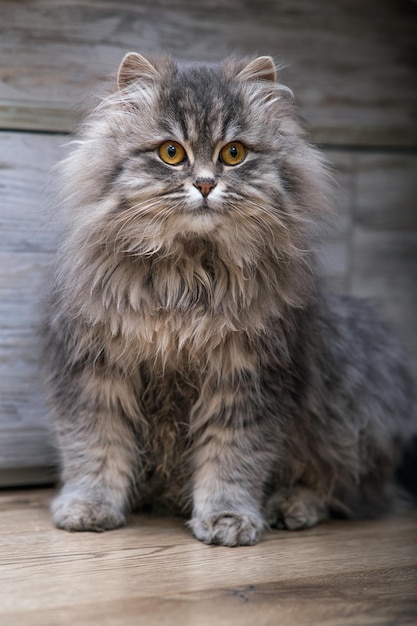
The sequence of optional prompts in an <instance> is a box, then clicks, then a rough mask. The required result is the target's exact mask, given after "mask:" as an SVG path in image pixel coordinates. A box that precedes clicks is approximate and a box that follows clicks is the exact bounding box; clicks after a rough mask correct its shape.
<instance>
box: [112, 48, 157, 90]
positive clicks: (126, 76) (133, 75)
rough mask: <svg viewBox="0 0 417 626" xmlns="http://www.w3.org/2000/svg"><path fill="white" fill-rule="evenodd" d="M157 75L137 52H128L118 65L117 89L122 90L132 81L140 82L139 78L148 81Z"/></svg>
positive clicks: (151, 66)
mask: <svg viewBox="0 0 417 626" xmlns="http://www.w3.org/2000/svg"><path fill="white" fill-rule="evenodd" d="M157 75H158V72H157V70H156V69H155V68H154V66H153V65H152V63H150V62H149V61H148V60H147V59H145V57H143V56H142V55H141V54H138V53H137V52H128V53H127V54H125V56H124V57H123V60H122V62H121V63H120V67H119V72H118V74H117V85H118V87H119V89H123V88H124V87H127V85H129V84H130V83H131V82H133V81H134V80H140V79H141V78H144V79H145V80H146V79H148V80H149V79H153V78H155V77H156V76H157Z"/></svg>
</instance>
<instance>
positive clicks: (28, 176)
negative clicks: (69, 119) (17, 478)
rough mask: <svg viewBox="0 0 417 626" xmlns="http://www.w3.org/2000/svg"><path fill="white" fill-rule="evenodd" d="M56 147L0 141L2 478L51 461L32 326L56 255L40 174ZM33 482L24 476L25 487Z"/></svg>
mask: <svg viewBox="0 0 417 626" xmlns="http://www.w3.org/2000/svg"><path fill="white" fill-rule="evenodd" d="M63 140H64V138H63V137H50V136H41V135H28V134H14V133H1V134H0V154H1V162H0V188H1V190H2V193H1V195H0V419H1V422H0V423H1V427H0V469H1V470H11V469H13V468H22V467H28V468H32V467H36V466H45V465H47V464H48V463H50V462H51V459H52V447H51V441H50V435H49V428H48V425H47V410H46V405H45V400H44V394H43V388H42V382H41V376H40V371H39V370H40V355H39V352H40V351H39V339H38V322H39V317H40V311H41V293H42V291H43V284H44V280H45V277H46V272H47V268H48V267H49V265H50V262H51V255H52V252H53V250H55V247H56V229H55V227H54V223H53V221H51V219H50V218H49V217H48V211H47V210H46V203H47V202H48V200H47V198H48V193H47V191H46V189H47V186H48V185H47V181H48V176H47V173H48V170H49V169H50V168H51V167H52V165H53V164H54V163H55V162H56V160H57V159H58V154H59V153H60V149H59V145H60V144H62V142H63ZM32 474H33V472H32V469H31V470H30V473H29V474H28V480H29V482H31V476H32ZM37 478H39V476H38V477H37ZM0 480H1V475H0ZM3 481H4V482H5V481H6V478H5V475H4V476H3Z"/></svg>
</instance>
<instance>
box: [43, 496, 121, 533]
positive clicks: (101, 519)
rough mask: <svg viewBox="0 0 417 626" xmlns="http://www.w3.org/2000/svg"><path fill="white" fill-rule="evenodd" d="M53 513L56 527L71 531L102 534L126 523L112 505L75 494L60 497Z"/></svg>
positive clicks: (53, 505)
mask: <svg viewBox="0 0 417 626" xmlns="http://www.w3.org/2000/svg"><path fill="white" fill-rule="evenodd" d="M51 512H52V520H53V522H54V524H55V526H57V528H63V529H64V530H69V531H88V530H89V531H94V532H102V531H104V530H112V529H113V528H119V527H120V526H124V525H125V523H126V517H125V515H124V513H123V512H122V511H120V510H119V509H117V508H116V507H115V506H114V505H112V504H111V503H109V502H106V501H100V500H97V499H94V498H87V497H85V496H84V497H83V496H81V495H75V494H66V493H62V494H60V495H58V496H57V497H56V498H55V500H54V501H53V502H52V505H51Z"/></svg>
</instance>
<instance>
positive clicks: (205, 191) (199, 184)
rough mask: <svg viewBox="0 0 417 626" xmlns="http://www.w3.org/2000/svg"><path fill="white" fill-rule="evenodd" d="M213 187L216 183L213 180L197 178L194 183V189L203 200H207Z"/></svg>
mask: <svg viewBox="0 0 417 626" xmlns="http://www.w3.org/2000/svg"><path fill="white" fill-rule="evenodd" d="M215 186H216V183H215V181H214V179H213V178H197V180H196V181H195V183H194V187H196V188H197V189H198V190H199V191H200V193H201V195H202V196H203V198H207V196H208V195H209V193H210V191H211V190H212V189H214V187H215Z"/></svg>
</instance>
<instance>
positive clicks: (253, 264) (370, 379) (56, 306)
mask: <svg viewBox="0 0 417 626" xmlns="http://www.w3.org/2000/svg"><path fill="white" fill-rule="evenodd" d="M74 145H75V148H74V150H73V151H72V153H71V154H70V156H69V157H68V158H67V159H66V160H65V161H64V162H63V165H62V170H63V191H62V198H63V201H62V209H63V215H64V221H65V232H64V235H63V240H62V244H61V245H60V249H59V253H58V257H57V263H56V273H55V279H54V283H53V285H52V289H51V293H50V297H49V300H48V311H47V316H46V322H45V327H44V339H45V362H46V364H47V368H48V379H49V388H50V396H51V402H52V406H53V412H54V424H55V428H56V434H57V441H58V447H59V450H60V455H61V465H62V482H63V486H62V489H61V491H60V493H59V495H58V496H57V497H56V498H55V500H54V502H53V504H52V514H53V520H54V523H55V524H56V525H57V526H58V527H60V528H65V529H67V530H72V531H76V530H95V531H99V530H106V529H111V528H116V527H118V526H121V525H123V524H124V523H125V522H126V515H127V513H128V511H129V510H130V509H132V508H140V507H142V508H144V507H148V508H149V507H153V508H154V509H155V508H156V509H158V510H160V509H165V510H168V511H170V512H171V513H181V514H187V515H190V517H191V519H190V521H189V527H190V528H191V530H192V532H193V533H194V535H195V537H197V539H200V540H202V541H204V542H206V543H217V544H222V545H226V546H235V545H251V544H254V543H256V542H257V541H258V540H259V539H260V537H261V535H262V532H263V531H264V530H265V529H266V528H267V527H268V526H272V527H274V526H275V527H279V528H288V529H299V528H307V527H310V526H313V525H314V524H316V523H317V522H319V521H321V520H324V519H326V518H327V517H329V515H331V514H337V515H343V516H348V517H357V516H364V515H376V514H379V513H381V512H383V511H385V510H387V509H389V508H390V507H392V505H393V503H394V502H395V500H396V494H397V491H398V490H397V486H396V482H395V472H396V470H397V467H398V465H399V463H400V461H401V456H402V454H403V449H404V447H405V445H406V444H407V442H408V441H409V440H410V439H411V437H412V436H413V434H414V433H415V432H416V431H417V421H416V418H415V413H413V411H414V407H413V405H412V395H413V393H412V392H413V382H412V380H411V378H410V376H409V374H408V372H407V368H406V365H405V360H404V356H403V353H402V351H401V349H400V348H399V346H398V344H397V342H396V340H395V338H393V337H392V335H391V333H390V332H389V331H388V330H386V328H385V327H384V326H383V325H382V324H381V323H380V322H379V321H377V320H376V319H375V317H374V315H373V313H372V312H371V311H370V310H368V308H367V307H366V306H365V305H364V304H362V303H359V302H357V301H355V300H351V299H348V298H345V297H340V296H336V295H332V294H330V293H328V292H327V291H326V290H325V288H324V286H323V284H322V282H321V281H320V280H319V279H318V278H317V273H316V271H315V261H314V255H313V253H312V252H311V248H312V240H313V237H314V236H315V235H314V224H315V223H317V220H318V219H320V216H321V215H323V214H324V213H326V212H327V211H328V205H329V198H330V194H329V186H328V180H327V175H326V170H325V167H324V165H323V162H322V158H321V156H320V155H319V153H318V152H317V151H316V150H315V149H313V148H312V147H311V146H310V145H308V143H307V142H306V140H305V138H304V135H303V132H302V130H301V128H300V125H299V123H298V121H297V115H296V111H295V109H294V105H293V103H292V99H291V94H290V92H289V90H288V89H286V88H285V87H283V86H282V85H280V84H279V83H278V82H277V81H276V70H275V67H274V63H273V61H272V59H271V58H270V57H259V58H256V59H254V60H251V61H249V60H247V59H246V60H245V59H244V60H237V59H228V60H226V61H225V62H224V63H223V64H222V65H220V66H212V65H191V66H187V67H182V66H177V65H175V64H174V63H173V62H172V60H171V59H169V58H167V57H162V58H158V59H155V60H152V62H151V61H149V60H147V59H145V58H144V57H142V56H140V55H138V54H136V53H130V54H128V55H126V57H125V58H124V59H123V61H122V64H121V66H120V69H119V75H118V89H117V91H116V92H115V93H113V94H111V95H109V96H108V97H106V98H105V99H103V101H102V102H101V103H100V104H99V106H98V107H97V108H96V109H95V110H94V112H93V113H92V114H91V115H90V116H89V117H88V118H87V120H86V122H85V124H84V125H83V126H82V128H81V129H80V132H79V137H78V139H77V140H76V141H75V142H74Z"/></svg>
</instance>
